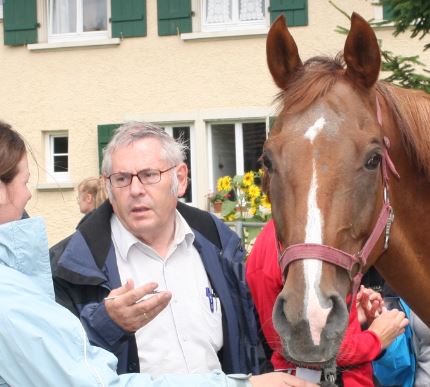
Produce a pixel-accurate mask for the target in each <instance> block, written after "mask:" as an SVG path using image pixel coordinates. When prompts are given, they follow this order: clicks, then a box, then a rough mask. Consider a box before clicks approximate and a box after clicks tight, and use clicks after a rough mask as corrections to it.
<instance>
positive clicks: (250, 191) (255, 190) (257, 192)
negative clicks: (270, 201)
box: [248, 184, 261, 199]
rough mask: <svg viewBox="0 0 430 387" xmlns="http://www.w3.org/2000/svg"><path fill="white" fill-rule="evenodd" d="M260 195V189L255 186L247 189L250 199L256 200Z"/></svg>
mask: <svg viewBox="0 0 430 387" xmlns="http://www.w3.org/2000/svg"><path fill="white" fill-rule="evenodd" d="M260 194H261V190H260V187H258V186H256V185H255V184H253V185H251V186H250V187H249V189H248V195H249V196H250V197H251V199H255V198H258V197H259V196H260Z"/></svg>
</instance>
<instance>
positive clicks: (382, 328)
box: [369, 308, 409, 349]
mask: <svg viewBox="0 0 430 387" xmlns="http://www.w3.org/2000/svg"><path fill="white" fill-rule="evenodd" d="M408 324H409V320H408V319H407V318H406V317H405V314H404V313H403V312H400V311H399V310H397V309H392V310H387V309H385V308H383V310H382V313H381V315H380V316H379V317H377V318H375V320H374V321H373V323H372V324H371V325H370V327H369V331H372V332H374V333H376V334H377V335H378V337H379V339H380V340H381V346H382V349H385V348H387V347H388V346H389V345H390V344H391V342H392V341H393V340H394V339H395V338H396V337H397V336H400V335H401V334H402V333H403V332H404V331H405V328H406V326H407V325H408Z"/></svg>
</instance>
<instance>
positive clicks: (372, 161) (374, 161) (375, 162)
mask: <svg viewBox="0 0 430 387" xmlns="http://www.w3.org/2000/svg"><path fill="white" fill-rule="evenodd" d="M381 160H382V156H381V155H380V154H379V153H374V154H373V155H371V156H370V157H369V159H368V160H367V161H366V164H365V165H364V166H365V167H366V169H369V170H374V169H376V168H378V166H379V164H380V163H381Z"/></svg>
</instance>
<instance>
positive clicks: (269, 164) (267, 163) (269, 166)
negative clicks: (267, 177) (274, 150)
mask: <svg viewBox="0 0 430 387" xmlns="http://www.w3.org/2000/svg"><path fill="white" fill-rule="evenodd" d="M262 161H263V167H265V168H267V170H268V171H269V172H272V161H271V160H270V159H269V157H268V156H267V155H263V157H262Z"/></svg>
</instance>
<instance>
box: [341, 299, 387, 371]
mask: <svg viewBox="0 0 430 387" xmlns="http://www.w3.org/2000/svg"><path fill="white" fill-rule="evenodd" d="M380 353H381V341H380V340H379V338H378V336H377V335H376V334H375V333H373V332H371V331H369V330H365V331H362V330H361V327H360V323H359V322H358V316H357V308H356V305H355V300H354V302H353V303H352V306H351V310H350V314H349V323H348V327H347V329H346V332H345V336H344V338H343V341H342V344H341V346H340V349H339V354H338V357H337V364H338V366H340V367H348V366H355V365H359V364H362V363H369V362H371V361H373V360H375V359H376V358H377V357H378V356H379V355H380Z"/></svg>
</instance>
